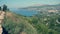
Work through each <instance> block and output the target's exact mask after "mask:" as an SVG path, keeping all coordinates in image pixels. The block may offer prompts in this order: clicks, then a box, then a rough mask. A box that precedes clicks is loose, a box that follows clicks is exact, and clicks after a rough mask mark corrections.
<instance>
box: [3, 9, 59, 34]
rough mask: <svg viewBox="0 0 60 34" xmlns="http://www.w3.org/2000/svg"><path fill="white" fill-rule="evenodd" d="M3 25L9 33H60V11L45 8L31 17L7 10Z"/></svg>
mask: <svg viewBox="0 0 60 34" xmlns="http://www.w3.org/2000/svg"><path fill="white" fill-rule="evenodd" d="M49 10H51V9H49ZM2 26H3V27H4V28H5V29H6V31H7V32H8V34H60V11H58V13H57V12H48V11H47V10H46V9H45V10H43V11H39V12H38V14H36V15H34V16H31V17H26V16H22V15H18V14H15V13H13V12H10V11H7V13H6V17H5V20H4V23H2Z"/></svg>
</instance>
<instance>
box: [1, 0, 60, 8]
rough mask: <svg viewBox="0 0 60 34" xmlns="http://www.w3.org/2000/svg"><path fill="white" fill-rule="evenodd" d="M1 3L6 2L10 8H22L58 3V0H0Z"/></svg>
mask: <svg viewBox="0 0 60 34" xmlns="http://www.w3.org/2000/svg"><path fill="white" fill-rule="evenodd" d="M3 4H6V5H7V6H8V7H10V8H22V7H28V6H32V5H42V4H49V5H55V4H60V0H0V6H2V5H3Z"/></svg>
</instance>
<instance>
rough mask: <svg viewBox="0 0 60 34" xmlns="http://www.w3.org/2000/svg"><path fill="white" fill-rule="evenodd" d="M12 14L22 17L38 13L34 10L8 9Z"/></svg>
mask: <svg viewBox="0 0 60 34" xmlns="http://www.w3.org/2000/svg"><path fill="white" fill-rule="evenodd" d="M10 10H11V11H12V12H15V13H16V14H20V15H23V16H33V15H35V14H37V13H38V11H35V10H27V9H10Z"/></svg>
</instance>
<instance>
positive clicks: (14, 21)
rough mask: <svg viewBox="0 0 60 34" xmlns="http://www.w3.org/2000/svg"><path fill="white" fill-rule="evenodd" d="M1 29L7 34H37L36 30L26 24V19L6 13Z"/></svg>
mask: <svg viewBox="0 0 60 34" xmlns="http://www.w3.org/2000/svg"><path fill="white" fill-rule="evenodd" d="M3 27H4V28H5V29H6V31H7V32H8V34H37V32H36V29H35V28H34V27H33V26H32V25H31V24H30V23H28V21H27V20H26V17H23V16H20V15H17V14H15V13H12V12H7V13H6V18H5V23H3Z"/></svg>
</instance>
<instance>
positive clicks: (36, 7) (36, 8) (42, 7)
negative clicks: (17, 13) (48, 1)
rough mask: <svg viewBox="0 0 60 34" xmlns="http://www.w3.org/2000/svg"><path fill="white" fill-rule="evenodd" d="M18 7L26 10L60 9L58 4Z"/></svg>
mask: <svg viewBox="0 0 60 34" xmlns="http://www.w3.org/2000/svg"><path fill="white" fill-rule="evenodd" d="M20 9H28V10H37V11H38V10H54V9H56V10H60V4H56V5H42V6H39V5H38V6H29V7H25V8H20Z"/></svg>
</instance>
